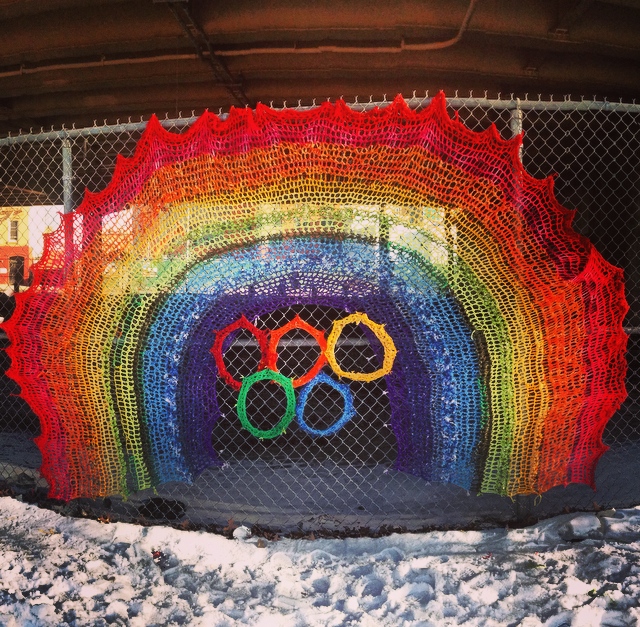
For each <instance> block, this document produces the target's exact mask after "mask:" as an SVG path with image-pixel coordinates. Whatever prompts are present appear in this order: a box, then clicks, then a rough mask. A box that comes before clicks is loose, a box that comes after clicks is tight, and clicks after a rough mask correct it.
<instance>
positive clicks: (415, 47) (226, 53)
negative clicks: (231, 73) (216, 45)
mask: <svg viewBox="0 0 640 627" xmlns="http://www.w3.org/2000/svg"><path fill="white" fill-rule="evenodd" d="M479 1H480V0H470V2H469V7H468V8H467V12H466V13H465V15H464V18H463V19H462V24H461V25H460V28H459V29H458V33H457V34H456V36H455V37H452V38H451V39H446V40H444V41H431V42H425V43H421V44H408V43H406V42H405V40H404V37H403V38H402V39H401V40H400V44H399V45H398V46H337V45H333V46H312V47H311V46H310V47H305V48H297V47H296V46H295V45H294V46H289V47H286V48H269V47H261V48H244V49H242V50H215V51H214V54H215V55H216V56H218V57H246V56H250V55H260V54H323V53H325V52H335V53H347V54H397V53H400V52H405V51H406V50H409V51H412V52H415V51H418V52H421V51H425V50H442V49H443V48H449V47H450V46H453V45H454V44H457V43H458V42H459V41H460V40H461V39H462V35H463V34H464V32H465V31H466V30H467V26H468V25H469V22H470V21H471V16H472V15H473V12H474V11H475V8H476V5H477V4H478V2H479Z"/></svg>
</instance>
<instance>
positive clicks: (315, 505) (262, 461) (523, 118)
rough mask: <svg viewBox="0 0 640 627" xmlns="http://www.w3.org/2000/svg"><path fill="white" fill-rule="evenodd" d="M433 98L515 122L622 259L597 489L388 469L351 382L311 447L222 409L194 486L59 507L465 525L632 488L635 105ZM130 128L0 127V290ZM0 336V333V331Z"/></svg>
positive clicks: (283, 314)
mask: <svg viewBox="0 0 640 627" xmlns="http://www.w3.org/2000/svg"><path fill="white" fill-rule="evenodd" d="M429 101H430V99H429V98H428V97H426V96H425V97H424V98H417V97H415V96H414V97H413V98H411V99H409V101H408V103H409V105H410V106H411V107H412V108H421V107H424V106H426V105H427V104H428V103H429ZM447 102H448V106H449V108H450V111H451V114H452V115H453V114H454V113H455V114H457V115H458V116H459V117H460V120H461V121H462V122H463V123H464V124H466V125H467V126H468V127H469V128H471V129H473V130H478V131H480V130H483V129H485V128H487V127H488V126H489V125H490V124H495V125H496V127H497V129H498V131H499V133H500V134H501V135H502V136H503V137H505V138H509V137H512V136H513V135H514V134H517V133H519V132H520V131H521V130H523V131H524V133H525V139H524V145H523V149H522V160H523V163H524V166H525V168H526V169H527V171H528V172H529V173H530V174H532V175H533V176H535V177H538V178H541V177H546V176H549V175H551V174H555V175H557V177H556V179H555V189H556V195H557V197H558V199H559V201H560V202H561V203H562V204H564V205H565V206H567V207H570V208H576V209H577V210H578V212H577V214H576V219H575V223H574V227H575V228H576V230H578V231H579V232H580V233H582V234H584V235H586V236H588V237H589V238H590V239H591V241H592V242H593V243H594V244H595V246H596V247H597V248H598V250H599V251H600V252H601V253H602V254H603V256H604V257H605V259H607V260H608V261H609V262H611V263H613V264H615V265H617V266H620V267H622V268H623V269H624V271H625V279H626V289H627V300H628V302H629V305H630V311H629V314H628V316H627V319H626V322H625V328H626V330H627V333H628V334H629V348H628V364H629V370H628V376H627V388H628V392H629V397H628V399H627V401H626V402H625V404H624V405H623V407H622V408H621V409H620V410H619V411H618V413H617V414H616V415H615V416H614V417H613V419H612V420H611V421H610V423H609V424H608V426H607V429H606V432H605V436H604V439H605V442H606V443H607V444H608V445H609V446H610V447H611V448H610V450H609V451H608V452H607V453H606V454H605V455H604V457H603V458H602V460H601V461H600V463H599V466H598V471H597V491H596V492H595V493H594V492H593V491H592V490H591V489H590V488H588V487H586V486H569V487H567V488H554V489H553V490H551V491H550V492H548V493H545V494H544V495H543V496H542V497H541V498H540V497H538V498H533V497H518V498H517V499H515V501H512V500H510V499H508V498H501V497H497V496H492V495H483V496H476V495H474V494H469V493H467V492H466V491H464V490H462V489H461V488H458V487H455V486H451V485H435V484H429V483H426V482H424V481H422V480H421V479H416V478H415V477H411V476H408V475H404V474H403V473H399V472H396V471H393V470H392V469H391V467H392V464H393V461H394V456H395V439H394V436H393V433H392V431H391V429H390V428H389V426H388V422H389V420H388V419H389V408H388V402H387V400H386V396H385V390H384V385H382V384H381V385H372V384H368V385H366V386H365V385H363V386H361V389H357V390H354V396H355V403H356V405H357V409H358V412H361V413H363V414H365V415H366V416H367V421H366V424H367V426H366V428H363V427H358V429H359V430H358V431H357V432H354V433H348V434H347V436H346V437H345V438H342V439H341V441H340V443H339V444H338V445H335V446H333V447H323V448H319V447H317V446H316V445H315V444H314V442H313V440H312V439H311V438H309V439H308V440H305V439H301V438H299V437H296V436H295V435H294V436H291V437H288V438H287V439H286V442H285V443H284V444H279V445H278V446H277V447H275V446H273V445H272V443H269V442H267V441H260V440H257V439H252V440H251V442H250V443H249V442H248V441H247V440H246V439H243V437H242V436H241V433H240V432H239V428H238V425H237V424H236V422H237V421H234V420H231V419H230V418H229V419H228V420H227V419H224V418H223V419H222V420H220V421H219V423H218V424H217V425H216V427H215V429H214V432H213V434H212V437H213V439H214V441H215V444H216V450H219V451H221V457H222V459H223V461H224V462H225V463H224V465H223V466H222V467H220V468H211V469H208V470H206V471H205V472H204V473H203V474H202V476H201V477H200V478H199V479H198V480H197V481H196V483H195V484H194V485H191V486H186V485H183V484H167V485H164V486H162V487H161V488H160V489H159V491H158V493H157V494H155V493H151V492H149V493H142V494H140V493H139V494H135V495H133V497H132V498H130V499H128V500H127V501H122V500H121V499H119V498H113V499H105V500H104V501H102V500H101V501H100V502H98V501H94V502H89V501H84V500H83V501H82V502H75V503H71V504H68V505H66V506H64V507H65V511H67V512H69V513H73V512H75V511H87V512H89V511H91V512H92V513H93V514H95V515H105V513H108V514H109V515H110V516H112V517H114V518H122V519H142V520H158V521H167V520H169V521H175V520H182V521H186V520H189V521H190V522H191V523H195V524H203V525H213V528H215V526H216V525H218V526H220V527H223V526H225V525H226V524H227V521H228V519H230V518H233V519H234V520H235V521H236V522H238V523H245V524H249V525H251V524H256V525H261V526H264V527H271V528H279V529H288V530H292V529H298V530H302V531H305V530H309V529H315V530H317V529H324V530H327V529H328V530H337V531H342V532H344V530H345V529H346V528H358V529H361V528H369V529H372V530H374V529H378V530H379V529H381V528H406V529H419V528H425V527H449V526H474V525H475V526H478V525H482V524H489V523H490V524H495V523H504V522H510V521H513V520H514V519H519V520H520V521H523V520H527V519H529V518H530V517H532V516H535V517H539V516H546V515H551V514H555V513H559V512H562V511H564V510H566V509H567V508H569V509H587V510H588V509H594V508H596V509H597V508H599V507H623V506H630V505H635V504H637V503H640V411H639V410H640V247H638V244H637V242H638V241H639V239H640V105H636V104H624V103H609V102H596V101H587V100H581V101H572V100H570V99H568V98H567V99H563V100H562V101H541V100H538V101H532V100H515V99H497V100H489V99H487V98H473V97H469V98H459V97H457V96H456V97H455V98H450V99H448V101H447ZM385 104H386V102H382V103H376V102H366V103H357V102H356V103H352V104H351V105H350V106H352V107H353V108H354V109H356V110H366V109H369V108H371V107H373V106H384V105H385ZM299 108H304V107H299ZM194 121H195V117H189V118H178V119H165V120H163V121H162V125H163V126H164V127H165V128H167V129H169V130H171V131H174V132H182V131H183V130H184V129H185V128H187V127H188V126H189V125H190V124H192V123H193V122H194ZM144 127H145V122H144V121H140V122H131V121H128V122H127V123H124V124H121V123H117V124H115V125H107V124H106V123H105V124H104V125H102V126H98V125H95V126H94V127H92V128H82V129H75V128H71V129H61V130H51V131H46V132H45V131H44V130H41V132H32V131H31V132H29V133H28V134H21V135H18V136H14V137H5V138H1V139H0V291H1V290H3V289H5V288H8V287H9V286H13V288H15V289H21V290H24V289H27V286H28V284H29V278H30V275H29V267H30V265H31V264H32V263H33V262H34V261H36V260H37V259H38V258H39V256H40V255H41V253H42V242H43V237H42V236H43V233H46V232H48V231H51V230H54V229H55V228H56V226H57V225H58V224H59V221H60V213H63V212H71V211H73V210H74V209H75V208H76V207H77V206H78V205H79V203H80V201H81V199H82V195H83V193H84V190H85V189H89V190H92V191H98V190H100V189H102V188H104V187H105V186H106V185H107V183H108V182H109V180H110V178H111V176H112V173H113V169H114V166H115V161H116V156H117V155H118V154H122V155H124V156H129V155H131V154H132V152H133V150H134V149H135V146H136V143H137V141H138V139H139V138H140V136H141V133H142V131H143V130H144ZM295 313H297V309H296V308H289V309H288V310H279V311H277V312H275V313H273V314H269V315H268V316H265V317H263V318H261V319H259V320H258V323H257V324H258V326H261V327H262V328H266V329H275V328H278V327H280V326H282V325H283V324H284V323H286V322H287V321H288V320H290V319H291V318H292V316H293V315H295ZM305 314H306V317H307V318H309V319H312V320H313V321H314V323H315V326H316V327H318V328H320V329H325V330H326V329H327V328H329V327H330V325H331V322H332V321H333V319H334V318H335V315H334V314H335V312H332V311H330V310H329V308H323V307H313V308H306V311H305ZM0 315H2V314H0ZM307 339H308V336H307V335H306V334H305V333H301V335H300V336H297V335H295V333H294V334H288V335H287V338H286V339H285V341H283V342H282V344H281V347H280V348H281V363H282V364H283V367H282V370H283V374H285V375H286V376H293V373H294V372H296V371H298V370H299V369H302V370H305V369H307V368H308V367H309V366H310V365H311V364H313V363H314V361H315V359H316V357H317V353H316V352H314V351H317V348H314V346H315V343H314V342H308V341H307ZM342 341H343V342H346V343H348V344H349V346H350V348H351V349H352V350H350V351H349V355H351V356H352V357H351V358H352V359H354V360H355V361H357V362H358V367H359V368H364V369H366V368H367V364H368V363H370V362H371V360H372V359H373V357H374V354H373V351H372V348H371V345H370V343H369V341H368V339H367V337H366V336H365V335H358V333H354V334H352V335H351V336H346V337H343V340H342ZM0 342H3V345H4V346H6V343H7V340H6V336H4V335H3V334H2V335H0ZM340 348H341V346H338V350H340ZM255 349H256V345H255V342H254V340H253V339H252V336H251V335H250V334H247V335H243V333H239V334H238V335H237V337H236V339H235V340H234V343H233V345H232V347H231V348H230V349H229V350H231V351H233V352H234V355H235V358H234V359H233V360H232V361H233V363H235V364H240V366H239V368H240V370H239V371H236V372H232V374H234V375H238V376H245V375H247V374H249V373H250V372H253V370H252V366H255V363H257V359H258V358H257V356H256V354H255V352H256V350H255ZM353 349H355V350H353ZM344 358H345V359H346V358H347V357H346V353H345V357H344ZM0 359H1V360H2V369H3V372H4V371H5V370H6V368H7V367H8V365H9V364H8V358H7V357H6V355H5V354H4V353H1V354H0ZM245 368H246V370H247V372H244V371H243V369H245ZM288 369H289V371H288ZM259 387H260V386H259V385H258V384H256V388H259ZM274 388H276V391H274ZM277 390H279V387H278V386H268V385H266V384H265V385H264V386H262V388H260V389H257V392H258V394H257V398H260V399H261V402H263V403H266V405H263V407H264V406H266V407H268V409H267V410H266V411H264V414H263V416H262V419H263V420H264V421H265V424H268V423H269V421H270V419H271V418H272V417H271V413H273V414H274V415H280V414H281V412H282V407H281V405H282V404H283V403H284V399H283V398H279V396H278V394H277ZM16 391H17V390H16V389H15V384H14V383H13V382H12V381H11V380H10V379H8V378H7V377H6V376H0V489H5V490H9V489H11V490H13V491H14V492H17V493H22V494H23V497H24V498H33V499H37V498H42V495H43V494H44V493H45V492H46V482H44V480H43V479H41V478H40V477H39V474H38V467H39V463H40V459H39V452H38V450H37V448H36V447H35V445H34V443H33V437H34V436H36V435H37V434H38V432H39V425H38V421H37V418H36V417H35V416H34V415H33V414H32V412H31V411H30V409H29V407H28V406H26V404H25V403H24V402H23V401H22V400H21V399H20V398H19V397H17V396H16V395H15V393H16ZM218 394H219V398H220V403H221V407H222V408H223V413H225V411H226V413H227V414H228V415H229V416H231V415H232V414H233V411H232V410H233V407H234V403H235V398H234V397H233V396H232V395H231V394H230V393H229V390H228V389H227V388H225V387H224V386H221V388H220V389H219V390H218ZM314 403H315V404H314V405H313V406H311V407H309V411H310V412H312V413H314V414H315V415H316V419H317V420H318V421H319V424H321V423H322V420H323V415H322V413H323V411H324V410H323V407H325V406H326V405H327V404H328V403H323V399H322V397H321V395H315V396H314ZM327 420H331V418H330V417H327ZM61 507H62V506H61Z"/></svg>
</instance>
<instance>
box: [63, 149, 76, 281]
mask: <svg viewBox="0 0 640 627" xmlns="http://www.w3.org/2000/svg"><path fill="white" fill-rule="evenodd" d="M62 204H63V206H64V209H63V213H64V217H63V220H64V262H65V263H64V265H65V272H67V271H68V270H69V268H70V266H71V263H72V261H73V255H74V251H73V222H72V218H71V217H70V216H69V215H68V214H70V213H73V154H72V152H71V142H70V141H69V138H68V137H65V138H64V139H63V140H62Z"/></svg>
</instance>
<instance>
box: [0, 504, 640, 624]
mask: <svg viewBox="0 0 640 627" xmlns="http://www.w3.org/2000/svg"><path fill="white" fill-rule="evenodd" d="M234 535H235V536H236V538H235V539H232V540H229V539H226V538H223V537H221V536H216V535H212V534H207V533H204V532H194V531H179V530H175V529H171V528H167V527H140V526H135V525H131V524H126V523H112V524H102V523H100V522H98V521H94V520H83V519H72V518H64V517H61V516H60V515H58V514H56V513H55V512H52V511H50V510H45V509H39V508H37V507H35V506H33V505H27V504H25V503H21V502H19V501H17V500H15V499H12V498H3V499H0V625H3V626H7V627H14V626H15V627H27V626H40V625H43V626H48V625H65V624H71V625H107V624H111V625H131V626H133V627H135V626H137V625H144V626H152V625H181V624H182V625H206V626H216V625H220V626H222V625H225V626H227V625H228V626H231V625H237V624H240V625H242V624H249V625H262V626H277V627H280V626H283V627H286V626H292V627H293V626H296V627H297V626H301V627H302V626H304V625H309V626H313V625H318V626H322V627H325V626H331V625H336V626H338V625H345V626H346V625H362V626H364V627H369V626H375V625H393V626H396V625H420V626H425V627H426V626H427V625H433V626H440V625H496V626H501V627H502V626H506V625H514V626H515V625H521V626H523V627H533V626H534V625H548V626H552V627H560V626H563V625H566V626H568V625H572V626H576V627H589V626H591V625H603V626H609V627H618V626H626V625H635V624H636V623H637V622H638V619H640V559H639V558H640V507H638V508H635V509H627V510H620V511H617V512H616V511H613V510H610V511H606V512H600V513H599V515H595V514H567V515H564V516H560V517H557V518H553V519H550V520H547V521H545V522H542V523H539V524H537V525H535V526H534V527H529V528H526V529H516V530H506V529H497V530H490V531H466V532H464V531H446V532H445V531H442V532H432V533H426V534H403V535H391V536H388V537H384V538H358V539H346V540H287V539H284V540H279V541H275V542H269V541H266V540H264V539H263V538H256V537H251V536H250V535H247V530H246V529H244V528H242V527H241V528H238V529H236V531H235V532H234Z"/></svg>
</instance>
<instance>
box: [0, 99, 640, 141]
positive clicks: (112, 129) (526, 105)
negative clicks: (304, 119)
mask: <svg viewBox="0 0 640 627" xmlns="http://www.w3.org/2000/svg"><path fill="white" fill-rule="evenodd" d="M431 100H432V99H431V98H428V97H425V98H417V97H415V98H409V99H407V101H406V102H407V105H408V106H409V107H410V108H411V109H417V108H420V107H426V106H427V105H428V104H429V103H430V102H431ZM389 104H390V103H389V102H388V101H385V102H373V101H371V102H364V103H360V102H353V103H348V106H349V107H350V108H351V109H353V110H354V111H370V110H371V109H375V108H376V107H378V108H381V109H383V108H384V107H387V106H388V105H389ZM447 105H448V106H450V107H452V108H454V109H456V108H459V107H468V108H474V107H485V108H488V109H498V110H502V111H504V110H509V111H510V110H513V109H517V108H518V103H517V101H516V100H501V99H490V98H458V97H454V98H447ZM519 106H520V109H521V110H522V111H607V112H615V113H640V104H636V103H623V102H608V101H606V100H605V101H602V100H581V101H580V102H577V101H574V100H562V101H553V100H552V101H548V100H536V101H531V100H521V101H520V105H519ZM313 108H314V107H313V106H309V107H296V109H297V110H299V111H306V110H308V109H313ZM227 116H228V113H222V114H220V115H219V117H220V119H221V120H225V119H226V118H227ZM197 119H198V117H197V116H195V117H188V118H177V119H165V120H160V124H161V125H162V126H163V127H164V128H184V127H185V126H189V125H191V124H193V123H194V122H195V121H196V120H197ZM146 126H147V122H129V123H126V124H112V125H104V126H92V127H89V128H78V129H62V130H59V131H44V132H41V133H29V134H25V135H17V136H15V137H3V138H0V147H1V146H12V145H14V144H22V143H25V142H38V141H55V140H59V139H64V138H65V137H68V138H69V139H73V138H76V137H91V136H95V135H102V134H104V133H127V132H134V131H140V132H141V131H144V129H145V128H146Z"/></svg>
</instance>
